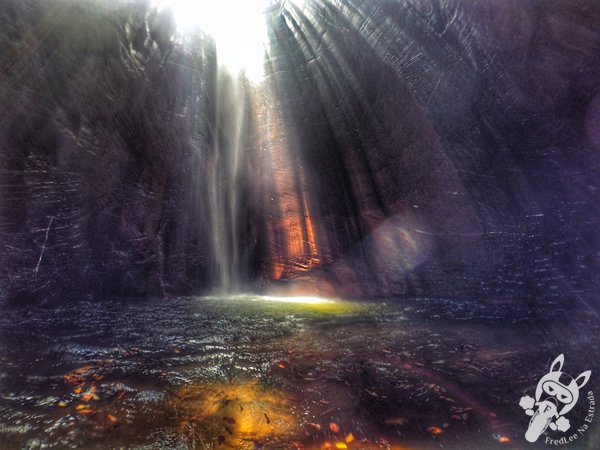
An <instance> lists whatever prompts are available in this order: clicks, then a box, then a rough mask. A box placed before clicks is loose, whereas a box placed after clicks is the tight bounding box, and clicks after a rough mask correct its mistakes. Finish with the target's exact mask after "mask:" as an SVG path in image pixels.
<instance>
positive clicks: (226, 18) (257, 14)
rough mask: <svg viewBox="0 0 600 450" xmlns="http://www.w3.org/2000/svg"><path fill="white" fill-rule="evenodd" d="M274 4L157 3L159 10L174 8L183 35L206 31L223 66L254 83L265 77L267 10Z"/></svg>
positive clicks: (262, 0) (218, 0) (260, 0)
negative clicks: (242, 74) (241, 74)
mask: <svg viewBox="0 0 600 450" xmlns="http://www.w3.org/2000/svg"><path fill="white" fill-rule="evenodd" d="M272 3H273V2H272V0H153V4H154V5H155V6H156V7H157V8H158V9H159V10H162V9H165V8H168V9H171V11H172V12H173V15H174V17H175V21H176V24H177V28H178V31H179V32H180V33H182V34H186V33H191V32H193V31H195V30H202V31H204V32H205V33H207V34H209V35H211V36H212V37H213V38H214V40H215V43H216V46H217V58H218V60H219V64H220V65H221V66H224V67H226V68H227V69H228V70H229V71H231V72H232V73H238V72H241V71H244V72H245V73H246V76H247V77H248V78H249V79H250V80H252V81H260V80H261V79H262V78H263V77H264V69H263V66H264V54H265V43H266V42H267V28H266V21H265V9H266V8H267V7H268V6H269V5H271V4H272Z"/></svg>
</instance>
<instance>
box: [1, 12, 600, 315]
mask: <svg viewBox="0 0 600 450" xmlns="http://www.w3.org/2000/svg"><path fill="white" fill-rule="evenodd" d="M106 5H107V3H95V2H79V3H73V2H68V1H61V0H53V1H40V0H19V1H16V0H9V1H6V2H4V3H3V6H2V8H1V9H0V30H1V31H0V49H1V50H0V55H2V56H1V57H0V58H1V59H0V249H1V251H0V294H1V296H2V298H5V299H8V300H10V301H13V302H25V301H40V300H51V299H62V300H64V299H77V298H80V297H82V296H98V297H103V296H124V297H140V296H142V297H145V296H171V295H186V294H197V293H202V292H208V291H210V290H213V289H216V288H218V289H221V290H228V289H229V290H257V291H266V292H280V293H296V294H297V293H311V294H313V293H319V294H323V295H339V296H344V297H356V298H383V297H399V296H434V297H461V298H465V297H466V298H472V299H474V300H481V301H496V300H506V299H509V300H516V301H524V302H528V303H530V304H535V303H536V302H540V301H547V300H549V299H552V298H560V299H573V300H576V299H589V298H592V296H593V293H594V292H595V290H596V288H597V287H598V277H597V275H596V273H597V269H598V265H599V262H598V250H599V248H600V245H599V244H600V242H599V237H598V236H599V235H598V233H597V231H596V229H597V226H598V220H599V218H600V211H599V210H598V208H599V207H598V205H597V202H595V200H596V198H597V196H598V189H599V188H600V186H598V181H597V180H598V175H600V164H599V161H598V152H599V151H600V126H599V125H598V123H599V119H600V81H599V80H600V4H598V3H597V2H594V1H592V0H588V1H582V0H581V1H580V0H576V1H567V0H560V1H559V0H548V1H533V0H530V1H516V0H515V1H504V2H472V1H458V0H455V1H450V0H448V1H409V0H405V1H392V0H389V1H386V0H382V1H380V2H370V1H357V0H340V1H325V0H323V1H315V2H306V7H305V8H304V9H302V8H299V7H297V6H294V4H293V3H290V2H288V3H286V4H285V5H274V6H273V7H272V8H270V10H269V11H268V12H267V24H268V31H269V32H268V34H269V41H268V43H267V48H266V53H267V58H266V60H265V71H266V79H265V83H263V84H261V85H252V84H251V83H249V82H248V81H247V80H244V78H243V77H237V75H232V74H227V73H225V72H224V71H222V70H221V69H219V67H218V56H217V54H216V48H215V43H214V42H213V41H212V40H211V38H210V37H209V36H204V35H201V34H199V35H197V36H195V37H194V38H193V39H192V38H190V39H187V40H185V41H182V40H180V39H179V38H177V35H176V24H175V22H174V19H173V17H172V16H171V15H170V14H169V13H168V12H160V13H159V12H157V11H155V10H154V9H153V8H152V7H151V6H150V4H149V3H148V2H144V1H139V2H123V1H122V2H115V3H110V4H109V5H111V6H106ZM236 133H237V134H236ZM234 134H235V135H238V136H239V139H236V141H235V143H232V136H233V135H234ZM234 156H235V165H234V166H232V165H231V164H232V161H233V160H234Z"/></svg>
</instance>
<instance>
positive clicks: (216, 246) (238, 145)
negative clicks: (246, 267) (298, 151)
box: [206, 67, 247, 293]
mask: <svg viewBox="0 0 600 450" xmlns="http://www.w3.org/2000/svg"><path fill="white" fill-rule="evenodd" d="M241 83H242V81H241V79H240V77H239V76H237V75H231V74H230V73H229V72H228V70H227V69H226V68H225V67H220V68H219V71H218V74H217V89H216V91H217V98H216V106H215V108H216V114H215V132H214V142H213V147H214V148H213V152H214V153H213V154H212V157H211V160H210V162H209V168H208V172H207V178H208V179H207V184H206V186H207V189H208V195H207V198H208V202H209V209H208V216H209V219H210V223H211V231H212V232H211V240H210V242H211V244H212V255H213V259H214V262H213V266H214V271H215V274H214V275H215V281H216V283H217V289H218V290H219V291H221V292H223V293H226V292H229V293H231V292H238V291H239V289H240V288H241V285H240V275H241V273H242V254H241V253H242V250H241V248H242V244H241V242H240V241H239V233H240V226H241V223H240V215H241V211H243V210H244V207H243V205H241V204H240V192H239V191H240V175H241V170H242V164H241V159H242V153H243V151H244V146H245V141H246V139H247V138H246V136H245V134H244V127H245V122H246V108H247V105H246V95H247V93H246V91H245V89H244V86H243V85H242V84H241Z"/></svg>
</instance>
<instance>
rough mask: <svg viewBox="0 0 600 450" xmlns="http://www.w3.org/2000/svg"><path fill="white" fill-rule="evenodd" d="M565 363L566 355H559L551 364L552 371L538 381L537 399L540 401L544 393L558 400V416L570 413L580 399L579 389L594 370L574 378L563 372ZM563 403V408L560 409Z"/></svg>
mask: <svg viewBox="0 0 600 450" xmlns="http://www.w3.org/2000/svg"><path fill="white" fill-rule="evenodd" d="M564 363H565V356H564V355H562V354H561V355H558V356H557V357H556V359H555V360H554V361H553V362H552V365H551V366H550V372H548V373H547V374H546V375H544V376H543V377H542V378H541V379H540V381H539V382H538V385H537V388H536V390H535V401H536V402H539V401H540V399H541V398H542V394H544V395H545V398H546V399H548V398H554V399H556V400H557V402H558V408H559V410H558V413H557V415H558V416H562V415H564V414H566V413H568V412H569V411H570V410H571V409H572V408H573V407H574V406H575V404H576V403H577V400H578V399H579V389H581V388H582V387H583V386H584V385H585V384H586V383H587V382H588V380H589V379H590V375H591V374H592V372H591V371H590V370H586V371H585V372H583V373H582V374H581V375H579V376H578V377H577V378H575V379H573V377H572V376H571V375H569V374H568V373H565V372H561V369H562V366H563V364H564ZM561 405H564V406H562V409H560V407H561Z"/></svg>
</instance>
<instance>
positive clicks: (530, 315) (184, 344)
mask: <svg viewBox="0 0 600 450" xmlns="http://www.w3.org/2000/svg"><path fill="white" fill-rule="evenodd" d="M279 300H280V299H279ZM304 300H309V301H310V300H311V299H303V301H302V302H300V303H288V302H281V301H278V299H266V298H263V297H253V296H240V297H233V298H216V297H210V298H178V299H173V300H169V301H164V300H161V301H127V300H122V299H121V300H114V301H105V302H80V303H77V304H74V305H70V306H62V307H60V308H56V307H53V308H43V307H23V308H16V309H11V310H8V311H5V312H4V314H3V316H2V317H1V318H0V387H1V389H0V448H2V449H12V448H15V449H17V448H31V449H33V448H99V449H100V448H101V449H110V448H152V449H154V448H156V449H158V448H161V449H163V448H173V449H188V448H214V449H217V448H224V449H227V448H239V449H246V448H247V449H258V448H265V449H268V448H318V449H320V448H336V445H337V448H356V449H369V448H520V447H522V446H524V444H525V443H526V442H525V441H524V438H523V435H524V432H525V430H526V427H527V423H528V421H529V418H528V417H527V416H525V415H524V413H523V410H522V409H521V408H520V407H519V404H518V403H519V398H520V397H521V396H522V395H525V394H526V393H528V394H529V395H532V390H533V389H534V387H535V384H536V383H537V380H538V379H539V377H540V376H541V375H542V374H543V373H544V372H545V371H547V368H548V365H549V362H550V360H551V359H553V358H554V357H555V356H556V355H557V354H559V353H564V354H565V356H566V365H567V366H568V367H569V368H573V372H575V370H580V371H581V370H583V369H585V368H587V369H592V372H593V376H592V378H591V380H590V383H589V386H586V389H588V388H589V389H590V390H592V391H593V390H594V389H595V390H596V392H598V393H600V384H598V381H597V379H599V380H600V378H597V377H596V378H597V379H596V378H594V376H595V374H594V372H595V373H598V374H600V370H598V369H599V367H598V363H597V361H598V350H597V344H596V343H597V342H598V337H599V336H600V332H599V328H598V320H597V317H596V316H595V315H594V314H591V313H589V314H588V313H586V312H584V311H582V310H581V309H580V310H579V312H577V313H574V312H572V311H571V312H566V310H565V308H563V307H560V306H558V305H554V306H549V307H547V308H545V309H544V312H543V313H541V312H540V311H535V310H533V311H532V310H528V309H526V308H520V307H517V306H510V307H508V306H507V305H496V306H494V305H488V306H486V307H482V306H477V307H475V306H474V303H472V302H458V301H441V300H427V299H413V300H403V301H398V302H394V303H387V304H371V303H349V302H330V303H306V302H304ZM572 374H573V375H575V373H572ZM585 407H586V405H585V404H584V403H583V402H581V404H578V406H577V408H576V409H574V410H573V412H572V413H571V414H570V415H571V417H573V421H574V423H575V422H576V421H577V420H578V417H580V416H581V414H583V416H582V417H581V420H583V417H584V416H585V414H584V413H585V411H584V409H585ZM598 420H599V421H600V418H598ZM597 429H598V428H597V427H596V428H594V427H591V428H590V430H589V431H588V432H586V433H584V434H583V435H582V436H581V437H580V439H579V440H578V442H577V443H576V444H575V445H573V446H572V447H571V448H594V447H595V448H597V443H598V442H600V441H599V438H598V431H596V430H597Z"/></svg>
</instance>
